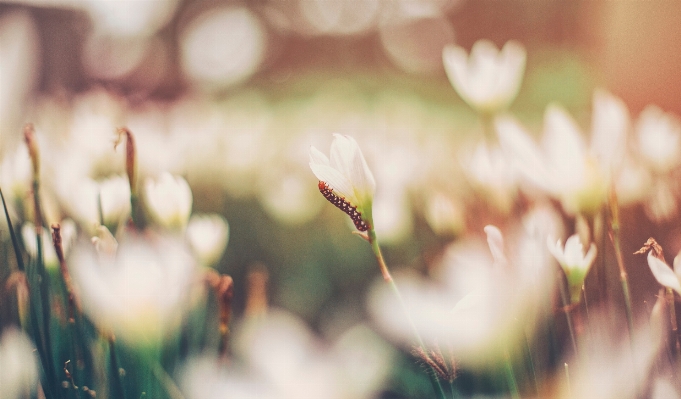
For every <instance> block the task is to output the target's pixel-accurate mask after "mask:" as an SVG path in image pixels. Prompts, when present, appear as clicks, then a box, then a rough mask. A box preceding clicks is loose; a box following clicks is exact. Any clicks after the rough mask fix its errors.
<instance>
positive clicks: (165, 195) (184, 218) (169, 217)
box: [144, 173, 193, 229]
mask: <svg viewBox="0 0 681 399" xmlns="http://www.w3.org/2000/svg"><path fill="white" fill-rule="evenodd" d="M144 198H145V201H146V204H147V209H148V210H149V213H150V214H151V216H152V218H153V219H154V221H155V222H156V223H158V224H159V225H160V226H161V227H164V228H166V229H183V228H184V227H185V226H186V225H187V222H188V221H189V215H190V214H191V211H192V200H193V198H192V191H191V189H190V188H189V184H187V181H186V180H185V179H184V178H182V177H180V176H173V175H171V174H170V173H163V174H161V176H159V178H158V179H157V180H153V179H150V178H148V179H147V180H146V181H145V182H144Z"/></svg>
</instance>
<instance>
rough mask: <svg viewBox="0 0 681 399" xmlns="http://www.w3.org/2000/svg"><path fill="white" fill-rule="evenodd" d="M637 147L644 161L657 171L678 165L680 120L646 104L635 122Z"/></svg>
mask: <svg viewBox="0 0 681 399" xmlns="http://www.w3.org/2000/svg"><path fill="white" fill-rule="evenodd" d="M636 133H637V137H636V138H637V148H638V150H639V152H640V154H641V155H642V156H643V158H644V159H645V161H646V163H647V164H648V165H649V166H650V167H651V168H652V169H653V170H654V171H655V172H658V173H666V172H668V171H669V170H670V169H672V168H674V167H675V166H677V165H679V158H680V155H681V122H680V121H679V120H678V118H676V117H675V116H673V115H672V114H670V113H665V112H664V111H662V109H660V108H659V107H656V106H654V105H649V106H647V107H646V108H645V109H644V110H643V111H642V112H641V115H640V116H639V119H638V122H637V123H636Z"/></svg>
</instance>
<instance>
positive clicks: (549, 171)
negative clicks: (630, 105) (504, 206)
mask: <svg viewBox="0 0 681 399" xmlns="http://www.w3.org/2000/svg"><path fill="white" fill-rule="evenodd" d="M496 127H497V133H498V135H499V143H500V144H501V147H502V148H503V149H504V151H505V152H506V153H507V154H508V156H509V158H510V159H511V162H512V164H513V166H514V167H515V168H517V170H518V172H520V173H521V175H522V176H523V177H525V179H527V180H528V181H529V182H531V183H533V184H534V185H535V186H538V187H539V188H541V189H542V190H544V191H546V192H547V193H549V194H550V195H552V196H554V197H555V198H557V199H559V200H560V201H561V204H562V205H563V209H564V210H565V211H566V212H567V213H570V214H575V213H579V212H593V211H595V210H596V209H598V208H599V207H600V206H601V204H602V203H603V202H604V201H605V197H606V194H607V188H608V184H607V182H608V176H609V173H608V172H607V171H605V170H604V169H606V167H605V165H601V164H599V163H598V160H597V159H596V157H595V156H594V155H593V154H592V153H590V152H589V150H588V149H587V147H586V143H585V142H584V139H583V138H582V136H581V131H580V129H579V127H578V126H577V124H576V123H575V121H574V120H573V119H572V117H571V116H570V115H569V114H568V113H567V112H566V111H565V110H564V109H563V108H561V107H559V106H556V105H551V106H549V107H547V109H546V114H545V116H544V142H543V144H544V148H543V149H540V148H539V146H537V145H536V144H535V143H534V141H533V140H532V139H531V138H530V135H529V134H528V133H527V132H526V131H525V130H524V128H523V127H522V126H520V124H519V123H518V122H516V121H515V120H514V119H512V118H511V117H509V116H505V117H502V118H497V120H496ZM613 145H615V143H613Z"/></svg>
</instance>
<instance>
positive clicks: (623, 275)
mask: <svg viewBox="0 0 681 399" xmlns="http://www.w3.org/2000/svg"><path fill="white" fill-rule="evenodd" d="M609 233H610V234H609V235H610V241H611V242H612V245H613V247H614V249H615V257H616V258H617V266H618V267H619V270H620V283H621V284H622V292H623V294H624V305H625V307H626V312H627V327H628V328H629V339H630V340H631V341H632V342H633V340H634V316H633V312H632V310H631V294H630V293H629V278H628V277H627V271H626V269H625V268H624V260H623V258H622V248H621V247H620V221H619V207H618V206H617V196H616V195H615V190H612V189H611V190H610V232H609Z"/></svg>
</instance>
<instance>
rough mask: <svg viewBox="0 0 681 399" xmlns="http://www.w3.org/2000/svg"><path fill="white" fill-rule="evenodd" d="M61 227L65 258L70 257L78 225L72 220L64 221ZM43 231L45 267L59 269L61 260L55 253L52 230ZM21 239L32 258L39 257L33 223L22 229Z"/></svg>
mask: <svg viewBox="0 0 681 399" xmlns="http://www.w3.org/2000/svg"><path fill="white" fill-rule="evenodd" d="M59 225H60V227H61V242H62V249H63V251H64V256H68V255H69V251H70V249H71V246H72V245H73V243H74V242H75V240H76V236H77V231H76V223H75V222H74V221H73V220H71V219H64V220H62V221H61V222H60V223H59ZM42 231H43V232H42V248H43V262H44V264H45V267H47V268H55V267H59V259H57V253H56V252H55V251H54V243H53V241H52V229H50V228H43V229H42ZM21 237H22V239H23V243H24V248H25V249H26V252H28V254H29V255H30V256H31V258H34V259H35V257H36V256H38V243H37V237H36V232H35V225H34V224H33V223H31V222H25V223H24V225H23V226H22V227H21Z"/></svg>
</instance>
